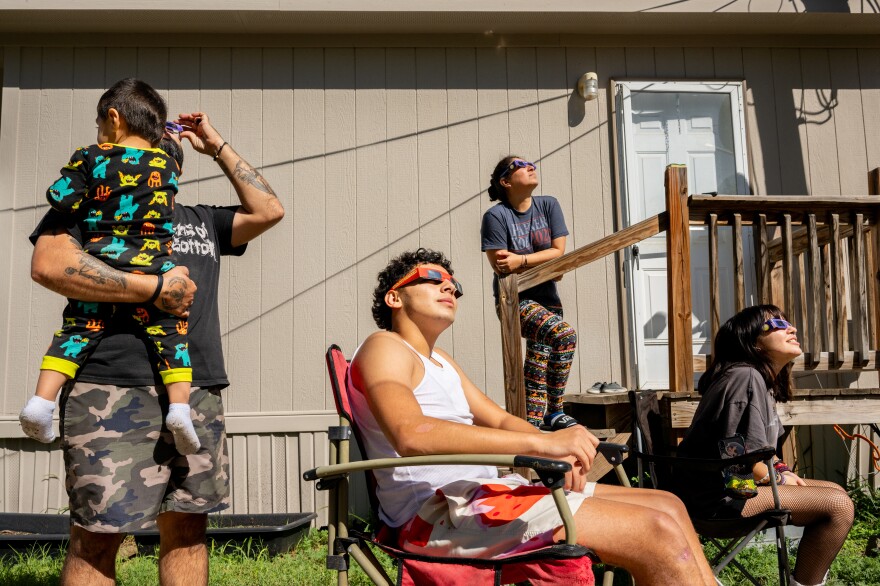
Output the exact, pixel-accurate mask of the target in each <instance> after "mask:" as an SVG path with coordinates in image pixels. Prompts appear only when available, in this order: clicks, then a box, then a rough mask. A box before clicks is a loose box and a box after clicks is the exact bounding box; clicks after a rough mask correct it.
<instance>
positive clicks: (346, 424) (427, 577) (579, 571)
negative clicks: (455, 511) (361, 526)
mask: <svg viewBox="0 0 880 586" xmlns="http://www.w3.org/2000/svg"><path fill="white" fill-rule="evenodd" d="M326 358H327V369H328V371H329V375H330V383H331V387H332V389H333V396H334V399H335V401H336V408H337V411H338V412H339V425H338V426H333V427H330V429H329V439H330V441H331V444H330V462H331V465H329V466H321V467H319V468H315V469H313V470H309V471H307V472H305V473H304V474H303V478H305V479H306V480H317V481H318V486H317V488H318V490H328V491H329V511H328V523H327V529H328V554H327V567H328V568H330V569H333V570H336V571H337V572H338V584H339V585H340V586H344V585H346V584H347V583H348V568H349V556H350V557H353V558H354V559H355V560H356V561H357V562H358V564H359V565H360V566H361V568H362V569H363V570H364V572H366V574H367V575H368V576H369V577H370V579H371V580H372V581H373V582H374V583H375V584H377V585H385V584H388V585H390V584H419V585H422V584H467V585H471V586H473V585H476V584H486V583H493V584H502V583H504V584H508V583H518V582H523V581H526V580H528V581H530V582H531V583H532V584H535V585H538V584H549V583H565V584H585V585H586V584H593V583H594V579H593V572H592V559H591V557H590V556H591V555H592V554H591V552H590V551H589V550H588V549H587V548H585V547H582V546H580V545H577V544H576V543H575V537H576V527H575V522H574V517H573V516H572V514H571V511H570V509H569V507H568V501H567V500H566V499H565V496H564V492H563V488H562V486H563V483H564V481H565V473H566V472H567V471H568V470H570V469H571V465H570V464H568V463H567V462H559V461H554V460H547V459H544V458H535V457H532V456H508V455H491V454H489V455H486V454H468V455H440V456H419V457H406V458H386V459H376V460H367V461H363V462H354V463H349V441H350V438H351V435H352V432H354V436H355V440H356V441H357V442H358V445H359V446H360V449H361V453H362V454H364V455H366V451H365V450H364V446H363V443H362V441H361V439H360V437H359V435H358V432H357V424H356V422H355V420H354V418H353V416H352V410H351V404H350V401H349V396H348V393H349V387H348V385H347V384H346V382H347V378H346V377H347V376H348V362H347V361H346V359H345V356H344V354H343V353H342V350H341V349H340V348H339V347H338V346H336V345H333V346H330V349H329V350H328V351H327V356H326ZM601 448H602V449H601V452H602V453H603V455H604V456H605V457H606V459H608V461H609V462H610V463H612V464H613V465H615V467H616V468H618V469H619V472H618V475H619V476H622V477H624V478H625V473H624V472H623V470H622V468H621V467H620V463H621V462H622V460H623V452H624V451H626V450H627V449H628V448H627V447H626V446H621V445H617V444H606V443H603V445H602V446H601ZM443 464H482V465H493V466H503V467H528V468H531V469H532V470H534V471H535V472H536V473H537V474H538V477H539V478H540V479H541V482H543V483H544V485H545V486H547V487H548V488H550V489H551V491H552V494H553V498H554V501H555V502H556V505H557V507H558V508H559V512H560V517H561V519H562V524H563V526H564V528H565V536H566V537H565V543H560V544H554V545H551V546H548V547H545V548H542V549H539V550H536V551H532V552H528V553H524V554H520V555H516V556H510V557H505V558H502V559H479V560H477V559H467V558H444V557H430V556H425V555H417V554H412V553H409V552H405V551H402V550H400V549H399V548H398V547H397V543H396V539H395V535H394V532H393V530H391V529H390V528H388V527H384V526H382V527H380V529H379V530H378V531H375V532H373V533H372V534H364V533H362V532H358V531H355V530H353V529H352V528H350V527H349V523H348V491H349V475H350V474H351V473H352V472H359V471H363V472H365V473H366V475H367V482H368V485H369V493H370V503H371V505H372V508H373V511H374V512H375V511H378V503H377V501H376V497H375V490H374V487H375V481H374V479H373V476H372V473H371V471H372V470H376V469H379V468H394V467H397V466H424V465H443ZM367 543H372V544H375V545H376V546H378V547H379V548H380V549H382V550H383V551H385V552H386V553H388V554H389V555H390V556H391V557H392V558H394V560H395V563H396V565H397V569H398V576H397V579H396V580H392V579H391V578H390V577H389V576H388V574H387V573H386V572H385V570H384V568H383V567H382V565H381V564H380V563H379V562H378V561H377V559H376V557H375V555H374V554H373V552H372V551H371V549H370V547H369V546H368V545H367ZM593 557H595V556H593ZM609 574H610V573H609ZM612 577H613V576H612ZM606 583H607V584H610V581H608V580H607V578H606Z"/></svg>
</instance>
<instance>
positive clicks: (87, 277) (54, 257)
mask: <svg viewBox="0 0 880 586" xmlns="http://www.w3.org/2000/svg"><path fill="white" fill-rule="evenodd" d="M31 277H32V278H33V280H34V281H36V282H37V283H39V284H40V285H42V286H43V287H46V288H47V289H49V290H51V291H54V292H55V293H59V294H61V295H64V296H65V297H69V298H72V299H79V300H81V301H89V302H96V301H97V302H111V303H142V302H144V301H146V300H147V299H149V298H150V296H151V295H152V294H153V291H155V288H156V284H157V282H158V279H157V278H156V277H154V276H151V275H132V274H129V273H125V272H123V271H119V270H116V269H114V268H112V267H110V266H108V265H106V264H104V263H103V262H101V261H100V260H98V259H96V258H94V257H93V256H91V255H89V254H88V253H87V252H85V251H84V250H82V248H80V244H79V242H78V241H77V240H76V239H75V238H73V237H72V236H70V235H69V234H67V233H53V234H43V235H41V236H40V237H39V238H38V239H37V242H36V244H35V245H34V253H33V258H32V260H31Z"/></svg>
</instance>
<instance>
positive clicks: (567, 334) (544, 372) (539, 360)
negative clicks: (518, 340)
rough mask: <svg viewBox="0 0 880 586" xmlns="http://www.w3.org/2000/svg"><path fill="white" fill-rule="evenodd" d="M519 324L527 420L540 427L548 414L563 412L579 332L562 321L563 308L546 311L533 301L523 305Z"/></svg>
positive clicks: (527, 301)
mask: <svg viewBox="0 0 880 586" xmlns="http://www.w3.org/2000/svg"><path fill="white" fill-rule="evenodd" d="M519 323H520V328H521V329H522V336H523V338H525V339H526V360H525V365H524V366H523V371H524V375H525V382H526V418H527V419H528V421H529V423H531V424H532V425H534V426H535V427H538V426H540V425H541V424H542V423H543V421H544V411H545V410H546V411H547V413H557V412H559V411H562V395H563V394H564V393H565V385H566V383H567V382H568V373H569V371H570V370H571V362H572V358H573V357H574V349H575V346H577V332H575V331H574V328H572V327H571V326H570V325H569V324H568V323H566V322H564V321H563V320H562V308H561V307H544V306H543V305H541V304H539V303H536V302H534V301H531V300H529V299H523V300H522V301H520V302H519ZM548 401H549V405H548Z"/></svg>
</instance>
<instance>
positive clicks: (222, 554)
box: [0, 530, 396, 586]
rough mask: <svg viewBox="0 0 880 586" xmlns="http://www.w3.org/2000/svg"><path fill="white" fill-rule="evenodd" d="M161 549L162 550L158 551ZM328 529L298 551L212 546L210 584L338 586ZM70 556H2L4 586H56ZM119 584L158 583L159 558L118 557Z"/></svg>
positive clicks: (359, 577) (362, 579)
mask: <svg viewBox="0 0 880 586" xmlns="http://www.w3.org/2000/svg"><path fill="white" fill-rule="evenodd" d="M156 553H158V552H156ZM326 553H327V532H326V531H318V530H312V531H311V532H309V534H308V535H307V536H306V537H305V538H304V539H303V540H302V542H300V544H299V545H298V546H297V547H296V549H295V550H294V551H292V552H291V553H289V554H286V555H279V556H270V555H269V553H268V552H267V550H266V549H265V548H262V547H256V546H253V545H251V544H245V545H244V546H240V547H232V546H224V547H215V548H211V549H210V550H209V552H208V564H209V567H210V580H209V583H210V584H212V585H217V586H257V585H259V586H264V585H265V586H272V585H278V586H290V585H301V586H313V585H318V584H328V585H329V584H336V572H334V571H331V570H327V569H325V555H326ZM382 558H384V560H383V561H384V562H385V569H386V571H387V572H389V574H390V575H391V576H394V575H396V574H394V570H393V569H392V562H391V560H390V559H389V558H387V557H384V556H381V552H380V559H382ZM63 559H64V554H63V552H62V553H56V554H55V555H48V554H47V553H46V552H45V550H41V549H39V548H37V549H34V550H32V551H30V552H28V553H26V554H20V555H18V556H16V557H8V558H5V559H2V560H0V584H3V585H4V586H55V585H56V584H58V580H59V578H60V576H61V564H62V562H63ZM116 577H117V583H118V584H119V585H120V586H126V585H128V586H143V585H145V584H158V582H159V567H158V556H157V555H156V554H153V555H136V556H133V557H131V558H129V559H121V558H120V559H118V560H117V563H116ZM349 581H350V583H351V584H352V585H368V584H371V583H372V582H370V580H369V579H368V578H367V576H366V574H364V572H363V571H362V570H361V569H360V567H358V566H357V564H356V563H352V570H351V572H349Z"/></svg>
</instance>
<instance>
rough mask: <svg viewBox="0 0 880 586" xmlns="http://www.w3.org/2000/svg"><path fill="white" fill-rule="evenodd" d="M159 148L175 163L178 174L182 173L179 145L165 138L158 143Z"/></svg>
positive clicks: (181, 151) (181, 155) (180, 148)
mask: <svg viewBox="0 0 880 586" xmlns="http://www.w3.org/2000/svg"><path fill="white" fill-rule="evenodd" d="M159 148H160V149H162V150H163V151H165V153H166V154H167V155H168V156H169V157H171V158H172V159H174V160H175V161H177V167H178V168H179V169H180V172H181V173H183V148H182V147H181V146H180V143H179V142H177V141H176V140H172V139H170V138H168V137H167V136H166V137H163V138H162V140H160V141H159Z"/></svg>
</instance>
